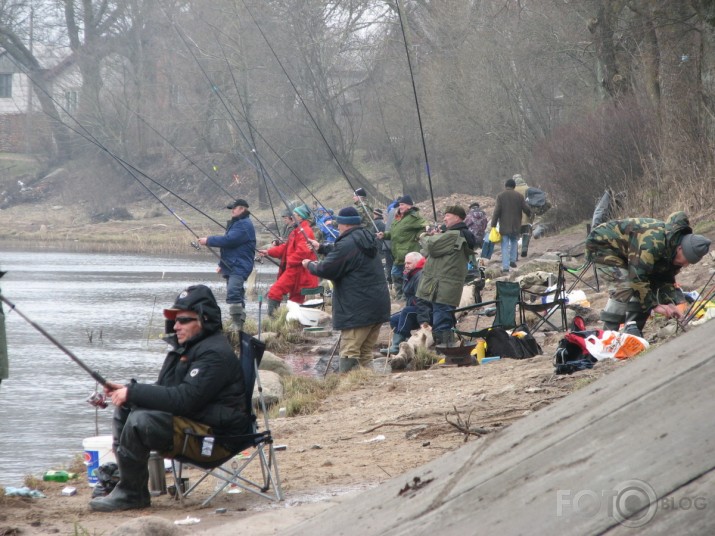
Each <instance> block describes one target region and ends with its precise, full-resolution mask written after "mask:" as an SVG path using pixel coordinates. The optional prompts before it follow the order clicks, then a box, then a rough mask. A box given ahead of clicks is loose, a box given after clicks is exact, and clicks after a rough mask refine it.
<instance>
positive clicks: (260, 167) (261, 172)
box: [214, 34, 278, 229]
mask: <svg viewBox="0 0 715 536" xmlns="http://www.w3.org/2000/svg"><path fill="white" fill-rule="evenodd" d="M214 37H215V39H216V43H217V44H218V46H219V48H220V49H221V55H222V56H223V59H224V61H225V62H226V66H227V67H228V72H229V73H230V75H231V80H232V81H233V87H235V88H236V96H237V97H238V101H239V102H240V103H241V107H242V108H243V111H244V113H243V115H244V117H245V116H248V109H247V107H246V104H245V103H244V102H243V99H242V98H241V92H240V91H239V90H238V83H237V82H236V77H235V76H234V75H233V69H231V64H230V62H229V61H228V57H227V56H226V52H225V51H224V49H223V46H221V42H220V41H219V39H218V36H217V35H216V34H214ZM248 135H249V136H250V137H251V143H250V147H251V153H252V154H253V157H254V158H255V159H256V171H257V172H258V174H259V175H260V177H261V178H262V179H263V184H264V186H265V187H266V195H267V196H268V204H269V205H270V207H271V214H273V221H274V222H275V224H276V229H277V228H278V218H277V217H276V211H275V209H274V207H273V199H271V193H270V191H269V190H268V181H267V180H266V173H265V169H264V167H263V162H261V159H260V158H258V152H257V151H256V149H255V147H256V139H255V138H254V136H253V129H252V128H251V124H250V123H249V124H248ZM247 141H248V140H247Z"/></svg>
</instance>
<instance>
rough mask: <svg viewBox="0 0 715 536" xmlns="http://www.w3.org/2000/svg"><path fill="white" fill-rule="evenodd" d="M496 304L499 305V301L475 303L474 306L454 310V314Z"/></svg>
mask: <svg viewBox="0 0 715 536" xmlns="http://www.w3.org/2000/svg"><path fill="white" fill-rule="evenodd" d="M494 303H498V301H497V300H490V301H485V302H479V303H473V304H472V305H465V306H464V307H458V308H457V309H455V310H454V312H455V313H461V312H462V311H471V310H472V309H476V308H478V307H483V306H484V305H492V304H494Z"/></svg>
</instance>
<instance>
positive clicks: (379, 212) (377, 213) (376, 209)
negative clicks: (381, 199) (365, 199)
mask: <svg viewBox="0 0 715 536" xmlns="http://www.w3.org/2000/svg"><path fill="white" fill-rule="evenodd" d="M372 213H373V214H374V215H375V216H380V217H381V218H382V217H383V216H384V214H383V213H382V209H380V208H375V209H373V210H372Z"/></svg>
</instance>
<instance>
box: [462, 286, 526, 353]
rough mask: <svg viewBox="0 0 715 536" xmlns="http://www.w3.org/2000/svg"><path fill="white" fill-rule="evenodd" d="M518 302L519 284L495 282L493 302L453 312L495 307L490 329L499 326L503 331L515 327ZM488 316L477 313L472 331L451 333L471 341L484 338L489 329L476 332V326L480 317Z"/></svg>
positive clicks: (486, 313) (469, 306) (477, 304)
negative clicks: (487, 306)
mask: <svg viewBox="0 0 715 536" xmlns="http://www.w3.org/2000/svg"><path fill="white" fill-rule="evenodd" d="M519 301H520V293H519V283H516V282H514V281H497V282H496V296H495V298H494V299H493V300H489V301H484V302H481V303H475V304H472V305H468V306H466V307H460V308H458V309H455V311H454V312H455V313H458V312H462V311H469V310H472V309H479V308H483V307H484V306H486V305H495V306H496V307H495V308H496V311H495V315H494V322H492V325H491V327H496V326H499V327H502V328H504V329H512V328H515V327H516V309H517V307H518V306H519ZM488 314H489V313H488V312H485V313H482V312H480V311H478V312H477V320H476V322H475V323H474V330H473V331H459V330H457V329H453V330H452V331H454V333H456V334H457V335H458V336H460V337H469V338H471V339H474V338H477V337H485V336H486V334H487V332H488V331H489V330H490V329H491V327H490V328H484V329H481V330H477V324H478V323H479V317H480V316H488Z"/></svg>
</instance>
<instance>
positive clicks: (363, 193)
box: [355, 188, 367, 197]
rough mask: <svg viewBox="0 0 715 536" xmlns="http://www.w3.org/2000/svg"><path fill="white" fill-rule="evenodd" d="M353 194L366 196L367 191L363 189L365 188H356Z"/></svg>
mask: <svg viewBox="0 0 715 536" xmlns="http://www.w3.org/2000/svg"><path fill="white" fill-rule="evenodd" d="M355 195H359V196H360V197H367V192H366V191H365V188H358V189H357V190H355Z"/></svg>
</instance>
